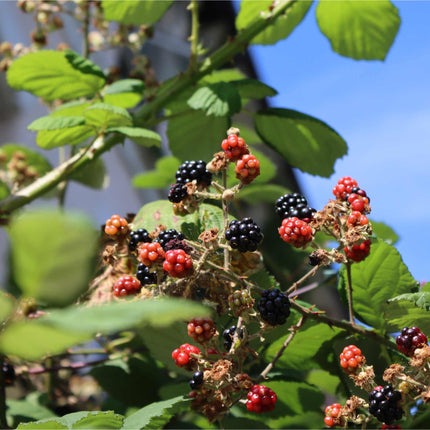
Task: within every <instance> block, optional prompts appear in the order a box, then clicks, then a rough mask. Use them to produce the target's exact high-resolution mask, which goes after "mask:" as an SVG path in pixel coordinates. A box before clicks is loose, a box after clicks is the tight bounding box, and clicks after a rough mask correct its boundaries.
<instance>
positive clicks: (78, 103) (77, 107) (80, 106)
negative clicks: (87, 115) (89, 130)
mask: <svg viewBox="0 0 430 430" xmlns="http://www.w3.org/2000/svg"><path fill="white" fill-rule="evenodd" d="M92 104H93V102H88V101H83V100H74V101H72V102H67V103H63V104H62V105H60V106H58V107H57V108H56V109H55V110H53V111H52V112H51V113H50V114H49V116H83V115H84V110H85V109H87V108H88V107H90V106H91V105H92Z"/></svg>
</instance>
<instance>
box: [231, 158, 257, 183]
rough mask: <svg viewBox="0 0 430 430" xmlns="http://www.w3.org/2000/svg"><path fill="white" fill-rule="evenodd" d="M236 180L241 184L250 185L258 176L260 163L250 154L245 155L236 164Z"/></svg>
mask: <svg viewBox="0 0 430 430" xmlns="http://www.w3.org/2000/svg"><path fill="white" fill-rule="evenodd" d="M234 171H235V172H236V178H237V179H239V180H240V181H241V182H242V183H243V184H245V185H247V184H250V183H251V182H252V181H253V180H254V179H255V178H256V177H257V176H258V175H259V174H260V162H259V161H258V160H257V158H255V156H254V155H252V154H245V155H244V156H243V157H242V158H241V159H240V160H238V161H237V162H236V168H235V169H234Z"/></svg>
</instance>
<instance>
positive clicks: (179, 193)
mask: <svg viewBox="0 0 430 430" xmlns="http://www.w3.org/2000/svg"><path fill="white" fill-rule="evenodd" d="M187 196H188V191H187V187H186V186H185V185H184V184H172V185H171V186H170V189H169V194H168V195H167V198H168V199H169V201H170V202H172V203H179V202H182V200H184V199H185V197H187Z"/></svg>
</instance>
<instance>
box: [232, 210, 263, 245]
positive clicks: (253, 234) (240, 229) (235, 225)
mask: <svg viewBox="0 0 430 430" xmlns="http://www.w3.org/2000/svg"><path fill="white" fill-rule="evenodd" d="M225 238H226V239H227V240H228V243H229V245H230V246H231V247H232V248H233V249H237V250H238V251H240V252H248V251H255V250H256V249H257V247H258V245H259V244H260V243H261V242H262V240H263V238H264V236H263V233H262V232H261V229H260V227H259V226H258V225H257V224H256V223H255V222H254V220H253V219H252V218H249V217H247V218H243V219H242V220H233V221H231V222H230V224H229V226H228V229H227V230H226V232H225Z"/></svg>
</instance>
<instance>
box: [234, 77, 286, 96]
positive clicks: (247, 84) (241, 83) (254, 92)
mask: <svg viewBox="0 0 430 430" xmlns="http://www.w3.org/2000/svg"><path fill="white" fill-rule="evenodd" d="M230 83H231V84H233V85H234V86H235V87H236V88H237V90H238V91H239V95H240V96H241V97H243V98H248V99H262V98H264V97H272V96H276V94H278V92H277V91H276V90H275V89H274V88H272V87H269V86H268V85H266V84H263V82H260V81H257V79H240V80H238V81H231V82H230Z"/></svg>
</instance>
